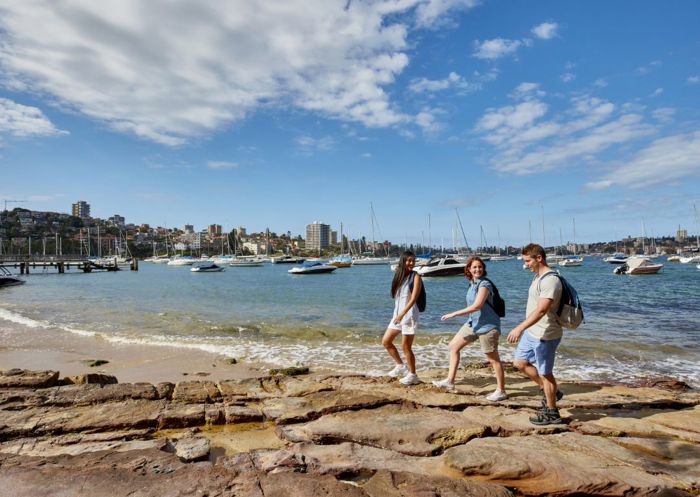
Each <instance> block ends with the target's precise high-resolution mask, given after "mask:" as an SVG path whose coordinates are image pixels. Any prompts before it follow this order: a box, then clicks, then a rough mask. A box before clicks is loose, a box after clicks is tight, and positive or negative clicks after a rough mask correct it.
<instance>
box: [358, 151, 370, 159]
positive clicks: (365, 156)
mask: <svg viewBox="0 0 700 497" xmlns="http://www.w3.org/2000/svg"><path fill="white" fill-rule="evenodd" d="M360 157H362V158H363V159H371V158H372V154H370V153H369V152H365V153H364V154H362V155H360Z"/></svg>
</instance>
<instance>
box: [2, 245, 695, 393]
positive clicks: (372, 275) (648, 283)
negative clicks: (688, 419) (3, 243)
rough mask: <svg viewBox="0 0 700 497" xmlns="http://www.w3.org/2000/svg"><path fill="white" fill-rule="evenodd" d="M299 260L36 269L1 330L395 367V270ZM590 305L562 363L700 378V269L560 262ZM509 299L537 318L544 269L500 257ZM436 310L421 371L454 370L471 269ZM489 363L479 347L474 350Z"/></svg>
mask: <svg viewBox="0 0 700 497" xmlns="http://www.w3.org/2000/svg"><path fill="white" fill-rule="evenodd" d="M287 269H289V266H287V265H272V264H267V265H265V266H263V267H257V268H227V269H226V271H225V272H223V273H209V274H206V273H202V274H197V273H192V272H190V270H189V267H168V266H166V265H157V264H156V265H153V264H147V263H142V264H141V265H140V270H139V271H138V272H131V271H128V270H126V271H121V272H118V273H100V274H98V273H95V274H87V275H85V274H79V273H72V274H64V275H58V274H55V273H54V272H50V273H40V272H38V271H37V272H35V273H34V274H32V275H30V276H29V277H28V278H27V283H26V284H25V285H22V286H20V287H14V288H7V289H3V290H1V291H0V339H3V337H5V338H6V337H7V336H9V335H8V330H10V329H16V328H18V327H22V328H23V329H26V332H27V333H31V332H32V329H39V328H40V329H42V330H50V331H52V332H55V333H74V334H81V335H87V336H92V335H98V336H101V337H103V338H105V339H107V340H113V341H116V342H130V343H143V344H148V345H152V346H153V347H154V353H157V350H158V349H157V347H164V346H167V347H191V348H200V349H203V350H209V351H213V352H218V353H223V354H226V355H229V356H232V357H235V358H237V359H243V360H249V361H255V360H262V361H267V362H273V363H277V364H281V365H289V364H297V363H302V364H307V365H316V366H329V367H332V368H335V369H340V370H347V371H360V372H365V373H382V372H385V371H387V370H389V369H391V363H390V361H389V359H388V356H387V355H386V353H385V351H384V349H383V348H382V347H381V345H380V343H379V342H380V337H381V335H382V334H383V332H384V329H385V328H386V325H387V323H388V321H389V318H390V317H391V311H392V300H391V298H390V296H389V286H390V284H391V278H392V273H391V272H390V271H389V269H388V268H387V267H385V266H357V267H352V268H348V269H338V270H336V271H335V272H334V273H331V274H326V275H306V276H304V275H301V276H292V275H290V274H288V273H287ZM560 269H561V272H562V274H563V275H564V276H565V277H566V278H567V279H568V280H569V281H570V282H571V283H572V284H573V285H574V286H575V287H576V289H577V290H578V291H579V294H580V296H581V298H582V300H583V302H584V311H585V313H586V323H585V324H584V325H582V327H581V328H579V329H578V330H574V331H568V332H566V333H565V337H564V340H563V342H562V346H560V349H559V357H558V364H557V369H556V372H557V373H558V375H559V376H561V377H566V378H580V379H614V380H633V379H635V378H641V377H649V376H655V375H661V376H672V377H676V378H680V379H684V380H686V381H688V382H690V383H692V384H693V385H694V386H696V387H697V386H698V385H700V366H698V364H699V363H700V298H698V295H700V271H698V270H697V269H696V268H695V266H694V265H684V264H678V263H665V266H664V268H663V269H662V271H661V273H659V274H658V275H651V276H618V275H614V274H613V273H612V271H613V269H614V266H612V265H610V264H606V263H604V262H603V261H602V260H600V259H598V258H594V257H589V258H586V261H585V265H584V266H583V267H577V268H576V267H575V268H560ZM487 270H488V273H489V277H490V278H491V279H492V280H493V281H494V282H495V283H496V285H497V286H498V288H499V290H500V292H501V295H502V296H503V297H504V298H505V300H506V306H507V316H506V317H505V318H504V320H503V331H504V336H503V337H502V339H501V353H502V356H503V358H504V359H506V360H510V359H512V354H513V350H514V348H513V346H510V345H508V344H507V343H506V342H505V335H506V334H507V333H508V331H510V329H511V328H512V327H513V326H514V325H516V324H517V323H518V322H519V321H520V320H522V319H523V318H524V313H525V303H526V298H527V288H528V286H529V284H530V281H531V279H532V275H531V273H529V272H528V271H524V270H523V269H522V265H521V263H520V261H515V260H513V261H502V262H489V263H487ZM425 285H426V290H427V295H428V308H427V310H426V312H425V313H423V314H422V315H421V327H420V331H419V334H418V336H417V338H416V346H415V348H414V351H415V353H416V356H417V361H418V368H419V371H420V369H421V368H428V367H446V366H447V361H448V355H447V349H446V345H447V343H448V342H449V340H450V339H451V337H452V336H453V334H454V333H455V332H456V330H457V329H459V326H460V325H461V324H462V323H463V322H464V319H459V318H458V319H455V320H452V321H448V322H441V321H440V316H441V315H442V314H444V313H447V312H450V311H453V310H456V309H459V308H462V307H464V295H465V293H466V288H467V283H466V280H465V279H464V278H462V277H453V278H432V279H428V280H426V283H425ZM463 358H465V359H466V360H473V359H481V358H482V354H481V352H480V351H479V349H478V345H474V346H471V347H467V348H466V349H465V350H464V352H463Z"/></svg>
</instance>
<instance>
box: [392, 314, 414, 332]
mask: <svg viewBox="0 0 700 497" xmlns="http://www.w3.org/2000/svg"><path fill="white" fill-rule="evenodd" d="M417 328H418V321H417V320H415V319H413V318H410V319H409V320H408V321H406V322H403V323H399V324H396V323H394V318H393V317H392V318H391V321H389V329H390V330H401V334H402V335H415V334H416V329H417Z"/></svg>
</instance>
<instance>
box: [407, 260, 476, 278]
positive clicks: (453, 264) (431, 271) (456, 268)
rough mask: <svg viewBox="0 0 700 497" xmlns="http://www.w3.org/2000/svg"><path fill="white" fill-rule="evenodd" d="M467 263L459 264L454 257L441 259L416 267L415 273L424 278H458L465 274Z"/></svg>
mask: <svg viewBox="0 0 700 497" xmlns="http://www.w3.org/2000/svg"><path fill="white" fill-rule="evenodd" d="M466 265H467V264H466V263H465V262H459V261H458V260H457V259H455V258H453V257H440V258H438V259H433V260H431V261H430V262H429V263H428V264H426V265H424V266H420V267H416V268H415V269H414V271H415V272H416V273H418V274H420V275H421V276H423V277H432V276H456V275H458V274H464V267H465V266H466Z"/></svg>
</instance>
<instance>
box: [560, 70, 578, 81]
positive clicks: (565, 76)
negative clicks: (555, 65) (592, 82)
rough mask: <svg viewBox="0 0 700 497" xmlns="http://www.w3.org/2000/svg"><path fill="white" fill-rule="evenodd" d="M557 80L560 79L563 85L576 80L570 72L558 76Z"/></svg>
mask: <svg viewBox="0 0 700 497" xmlns="http://www.w3.org/2000/svg"><path fill="white" fill-rule="evenodd" d="M559 79H561V80H562V81H563V82H564V83H568V82H570V81H573V80H574V79H576V75H575V74H573V73H570V72H565V73H564V74H562V75H561V76H559Z"/></svg>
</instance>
